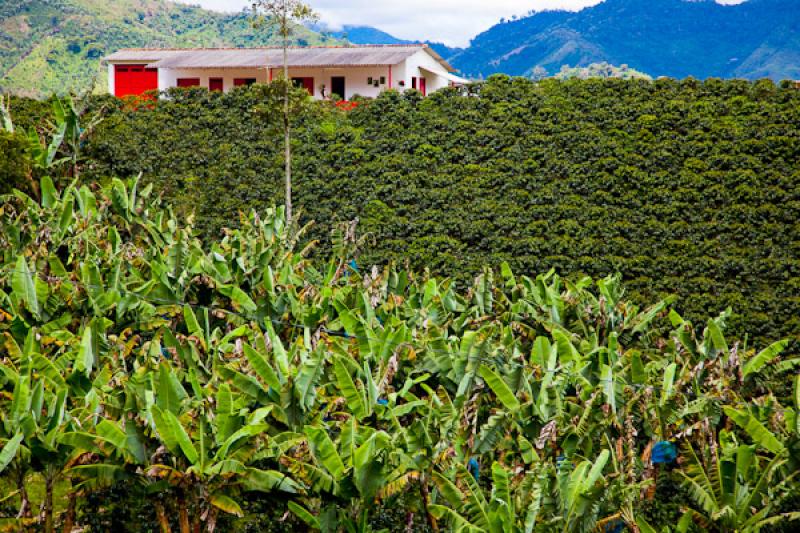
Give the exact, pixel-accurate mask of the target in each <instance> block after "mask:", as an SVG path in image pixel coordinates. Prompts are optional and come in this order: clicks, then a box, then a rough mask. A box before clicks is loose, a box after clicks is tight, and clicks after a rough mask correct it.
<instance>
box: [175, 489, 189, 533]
mask: <svg viewBox="0 0 800 533" xmlns="http://www.w3.org/2000/svg"><path fill="white" fill-rule="evenodd" d="M178 518H179V524H180V527H181V533H192V528H191V527H189V507H188V504H187V502H186V494H185V493H184V491H183V490H182V489H181V490H180V491H179V492H178Z"/></svg>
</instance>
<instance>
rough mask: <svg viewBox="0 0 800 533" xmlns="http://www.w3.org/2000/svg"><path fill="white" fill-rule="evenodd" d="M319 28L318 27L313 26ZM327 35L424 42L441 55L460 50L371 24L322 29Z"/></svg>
mask: <svg viewBox="0 0 800 533" xmlns="http://www.w3.org/2000/svg"><path fill="white" fill-rule="evenodd" d="M314 29H317V30H319V29H320V28H314ZM323 33H327V34H328V35H330V36H332V37H335V38H337V39H342V40H345V41H347V42H350V43H352V44H416V43H424V44H427V45H428V46H430V47H431V48H433V49H434V50H436V52H437V53H438V54H439V55H441V56H442V57H445V58H446V57H451V56H454V55H455V54H457V53H459V52H461V51H462V49H461V48H454V47H450V46H447V45H446V44H444V43H439V42H435V41H409V40H406V39H398V38H397V37H395V36H394V35H390V34H388V33H386V32H385V31H383V30H379V29H378V28H373V27H372V26H354V25H345V26H343V27H342V28H341V29H338V30H333V31H330V30H327V31H323Z"/></svg>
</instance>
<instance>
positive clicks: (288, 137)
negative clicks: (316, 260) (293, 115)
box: [282, 13, 294, 238]
mask: <svg viewBox="0 0 800 533" xmlns="http://www.w3.org/2000/svg"><path fill="white" fill-rule="evenodd" d="M287 15H288V13H285V14H284V18H283V20H282V23H283V28H282V30H283V82H284V85H283V143H284V149H285V154H284V166H285V173H286V225H287V228H288V233H289V237H290V238H291V237H292V222H293V220H294V219H293V218H292V129H291V123H290V121H289V87H290V81H289V26H288V25H289V21H288V16H287Z"/></svg>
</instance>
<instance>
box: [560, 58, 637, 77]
mask: <svg viewBox="0 0 800 533" xmlns="http://www.w3.org/2000/svg"><path fill="white" fill-rule="evenodd" d="M555 78H556V79H559V80H568V79H570V78H578V79H581V80H586V79H589V78H622V79H623V80H633V79H642V80H652V79H653V78H652V77H650V76H648V75H647V74H645V73H644V72H639V71H638V70H636V69H633V68H631V67H629V66H628V65H620V66H618V67H617V66H614V65H610V64H608V63H606V62H603V63H592V64H591V65H589V66H588V67H569V66H566V65H564V66H563V67H561V70H560V71H559V72H558V74H556V75H555Z"/></svg>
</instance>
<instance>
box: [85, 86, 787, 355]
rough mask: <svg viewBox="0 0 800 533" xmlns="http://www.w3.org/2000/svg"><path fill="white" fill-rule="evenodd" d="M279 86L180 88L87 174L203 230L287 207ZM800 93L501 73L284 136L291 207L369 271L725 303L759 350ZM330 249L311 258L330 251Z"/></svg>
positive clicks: (774, 317) (332, 114)
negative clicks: (612, 279)
mask: <svg viewBox="0 0 800 533" xmlns="http://www.w3.org/2000/svg"><path fill="white" fill-rule="evenodd" d="M276 98H277V93H276V92H275V91H274V90H272V89H270V88H268V87H254V88H251V89H248V90H238V91H234V92H232V93H230V94H226V95H222V94H214V93H208V92H206V91H188V92H176V93H174V94H173V95H172V99H171V100H166V101H162V102H160V103H159V104H158V105H157V106H156V108H155V109H153V110H140V111H135V112H132V111H126V110H122V109H119V110H117V111H114V112H113V113H111V115H110V116H109V117H108V118H107V120H106V121H105V122H104V123H103V124H102V126H101V127H100V128H99V129H98V132H97V134H96V135H95V137H94V139H93V141H92V144H91V146H90V147H88V150H89V153H90V154H91V158H92V161H91V162H90V164H89V165H88V168H87V169H86V173H87V175H91V176H95V177H97V178H104V177H106V176H110V175H120V176H128V175H133V174H136V173H138V172H140V171H141V172H144V174H145V176H146V178H147V179H148V180H150V181H153V182H155V183H156V184H157V185H158V186H159V187H160V189H161V190H162V191H163V192H164V193H165V195H166V196H167V197H168V199H169V200H170V201H172V202H173V203H175V204H177V206H178V208H179V209H182V210H183V211H184V212H188V211H189V210H195V211H196V212H197V215H198V217H199V220H198V221H199V226H200V227H201V228H202V230H203V231H205V232H206V233H207V234H208V235H214V234H216V233H218V231H219V229H220V228H221V227H224V226H230V225H235V224H236V223H237V220H238V215H237V213H238V212H239V211H246V210H247V209H249V208H251V207H253V206H255V207H266V206H268V205H271V204H272V203H274V202H280V201H282V198H281V195H282V167H281V140H280V136H279V133H278V131H277V128H276V123H277V121H276V120H274V119H275V118H276V111H275V107H274V106H275V104H276ZM798 124H800V92H798V91H796V90H793V89H790V88H788V87H778V86H776V85H774V84H773V83H772V82H769V81H760V82H756V83H750V82H745V81H721V80H716V79H710V80H707V81H705V82H700V81H697V80H692V79H689V80H684V81H675V80H658V81H655V82H646V81H622V80H570V81H565V82H557V81H553V80H547V81H544V82H540V83H533V82H530V81H527V80H524V79H519V78H508V77H502V76H498V77H494V78H492V79H491V80H490V81H489V82H487V83H485V84H483V85H479V86H474V87H472V88H471V89H470V95H469V96H464V95H462V94H460V93H459V92H457V91H456V90H445V91H442V92H439V93H436V94H434V95H432V96H430V97H429V98H425V99H423V98H421V96H420V95H419V94H418V93H408V94H406V95H399V94H397V93H391V92H390V93H386V94H384V95H383V96H381V97H380V98H378V99H377V100H375V101H372V102H369V103H368V104H366V105H363V106H361V107H359V108H358V109H357V110H355V111H353V112H351V113H350V114H344V113H340V112H336V111H333V110H331V109H329V108H327V107H326V106H324V105H322V104H320V105H307V106H306V107H304V108H303V110H302V111H301V112H300V113H299V114H298V116H297V118H296V124H295V142H296V149H295V153H296V162H295V169H296V178H295V191H296V198H295V204H296V205H299V206H302V209H303V216H304V218H305V220H307V221H308V220H314V221H316V225H315V226H314V229H313V230H312V232H311V236H312V237H314V238H319V239H321V240H322V242H323V245H324V244H325V243H326V242H328V239H329V235H330V229H331V227H332V225H333V224H334V223H335V222H337V221H343V220H349V219H352V218H354V217H359V218H360V221H361V223H360V231H361V232H365V233H369V234H370V235H371V236H372V239H371V240H370V244H369V245H368V247H367V249H366V250H365V253H364V256H362V258H361V259H360V262H361V263H362V264H369V263H374V262H386V261H398V262H400V263H403V262H405V261H408V262H410V263H411V266H413V267H415V268H420V267H428V268H430V269H431V270H432V271H434V272H436V273H443V274H448V275H453V276H455V277H457V278H461V279H466V278H470V277H471V276H473V275H474V274H475V273H477V272H479V271H480V269H481V267H482V266H483V265H486V264H494V265H496V264H499V263H500V262H501V261H503V260H507V261H509V263H510V264H511V266H512V268H513V269H514V270H515V271H518V272H541V271H546V270H547V269H549V268H551V267H553V268H556V269H557V270H558V271H559V272H561V273H563V274H571V273H586V274H590V275H592V276H595V277H600V276H604V275H606V274H608V273H612V272H615V271H619V272H622V273H623V274H624V276H625V279H626V282H627V287H628V290H629V291H630V293H631V296H633V298H634V299H635V300H639V301H652V300H655V299H657V298H659V297H661V296H663V295H665V294H668V293H671V292H672V291H678V293H679V296H680V300H679V304H678V308H679V309H680V310H681V311H682V312H683V313H685V314H686V315H688V316H690V317H692V318H699V317H704V316H708V315H710V314H712V315H713V314H715V313H716V312H718V311H719V310H721V309H724V308H726V307H728V306H731V307H733V309H734V312H735V315H734V317H733V319H732V320H733V324H732V328H733V330H734V331H735V332H736V334H737V335H738V334H743V333H744V332H745V331H747V332H749V333H750V334H751V335H754V336H756V337H758V340H759V341H760V342H766V341H767V340H771V339H775V338H778V337H781V336H786V335H794V336H797V335H798V332H800V259H799V258H800V224H799V223H798V220H800V187H799V185H800V157H798V156H800V129H799V128H798ZM323 248H324V246H323Z"/></svg>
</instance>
